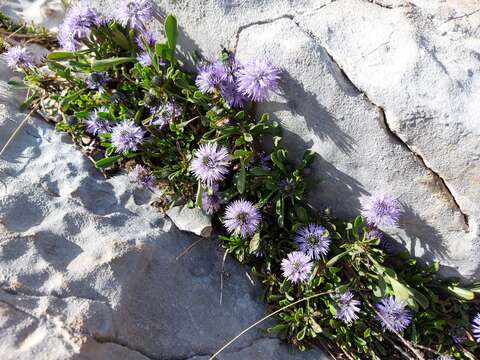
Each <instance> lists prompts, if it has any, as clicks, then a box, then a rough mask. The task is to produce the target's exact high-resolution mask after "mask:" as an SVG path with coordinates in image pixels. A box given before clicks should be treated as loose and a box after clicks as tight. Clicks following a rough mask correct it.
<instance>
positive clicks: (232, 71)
mask: <svg viewBox="0 0 480 360" xmlns="http://www.w3.org/2000/svg"><path fill="white" fill-rule="evenodd" d="M222 66H223V70H222V71H221V80H222V81H225V82H227V83H233V84H235V83H236V81H237V74H238V72H239V71H240V70H241V69H242V68H243V66H242V65H241V64H240V63H239V62H238V61H237V59H235V56H233V55H230V56H229V57H228V59H227V60H226V61H225V62H224V63H223V64H222Z"/></svg>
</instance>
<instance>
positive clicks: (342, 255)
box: [325, 251, 348, 267]
mask: <svg viewBox="0 0 480 360" xmlns="http://www.w3.org/2000/svg"><path fill="white" fill-rule="evenodd" d="M347 254H348V251H344V252H342V253H340V254H338V255H335V256H334V257H333V258H331V259H330V260H328V262H327V263H326V264H325V266H326V267H330V266H333V265H334V264H335V263H336V262H337V261H338V260H340V259H341V258H342V257H344V256H345V255H347Z"/></svg>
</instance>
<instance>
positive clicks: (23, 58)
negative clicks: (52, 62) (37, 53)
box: [3, 46, 36, 69]
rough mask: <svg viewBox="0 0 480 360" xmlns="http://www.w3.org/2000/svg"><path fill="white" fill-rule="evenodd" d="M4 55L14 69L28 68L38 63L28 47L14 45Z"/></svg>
mask: <svg viewBox="0 0 480 360" xmlns="http://www.w3.org/2000/svg"><path fill="white" fill-rule="evenodd" d="M3 56H4V58H5V61H6V62H7V65H8V66H9V67H10V68H12V69H19V68H20V69H22V68H27V67H29V66H33V65H35V64H36V61H35V57H34V55H33V54H32V53H31V52H30V50H29V49H28V48H27V47H22V46H12V47H10V48H9V49H8V50H7V52H6V53H5V54H4V55H3Z"/></svg>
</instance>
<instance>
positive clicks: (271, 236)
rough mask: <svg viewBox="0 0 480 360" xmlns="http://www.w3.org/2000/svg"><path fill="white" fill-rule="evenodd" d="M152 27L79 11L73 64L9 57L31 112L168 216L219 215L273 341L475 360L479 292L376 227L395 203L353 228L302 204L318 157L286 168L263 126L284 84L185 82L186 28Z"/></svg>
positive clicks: (234, 77) (133, 10)
mask: <svg viewBox="0 0 480 360" xmlns="http://www.w3.org/2000/svg"><path fill="white" fill-rule="evenodd" d="M155 15H159V13H158V12H157V11H156V9H155V8H154V7H153V5H152V3H150V2H149V1H147V0H143V1H138V2H135V3H133V2H132V3H123V4H122V5H121V7H120V9H119V11H118V14H116V16H115V17H113V18H109V19H106V18H103V17H101V16H99V15H98V14H97V12H96V11H95V10H94V9H91V8H88V7H86V6H85V5H82V4H77V5H74V6H73V7H72V8H71V9H70V10H69V11H68V12H67V14H66V18H65V21H64V23H63V24H62V25H61V26H60V29H59V36H58V38H59V42H60V44H61V46H62V47H63V49H64V50H61V51H54V52H51V53H50V54H49V55H48V56H47V57H46V58H45V59H44V60H43V61H42V62H36V61H35V60H34V58H33V56H32V55H31V53H30V52H29V49H28V48H27V47H24V46H21V45H19V44H18V43H15V44H14V43H12V42H11V41H12V40H14V39H13V38H11V39H9V40H10V41H7V44H6V48H7V49H6V53H5V55H4V57H5V58H6V60H7V62H8V64H9V65H10V66H11V67H13V68H16V69H17V70H19V71H21V72H23V74H24V82H25V84H26V85H27V87H28V89H29V93H28V96H27V101H26V103H25V106H26V107H28V106H29V107H32V108H34V109H38V110H39V111H40V113H41V114H42V115H43V116H44V117H45V118H47V119H49V120H50V121H53V122H55V123H56V129H57V130H58V131H62V132H68V133H69V134H70V135H71V136H72V138H73V139H74V141H75V142H76V143H77V144H78V145H79V146H80V147H81V148H82V149H83V151H84V152H85V153H86V154H87V155H88V156H89V157H90V158H91V159H93V160H94V161H95V165H96V166H97V167H98V168H99V169H102V170H103V171H104V172H105V173H107V174H112V173H114V172H116V171H118V170H120V169H127V170H128V171H129V177H130V180H131V181H132V182H136V183H138V184H141V185H143V186H146V187H148V188H150V189H151V190H154V191H155V192H156V193H157V194H159V196H161V201H160V203H161V204H162V207H163V208H168V207H171V206H175V205H178V204H183V205H185V206H189V207H195V206H196V207H200V208H203V209H204V211H205V212H207V213H209V214H211V215H212V218H213V223H214V224H215V225H216V228H217V230H218V233H219V235H218V239H219V241H220V242H221V244H222V246H223V247H224V248H225V251H226V252H227V253H229V254H231V255H232V256H234V257H235V258H236V259H238V261H240V262H242V263H245V264H250V265H251V268H252V272H253V273H254V274H255V275H256V276H258V278H259V279H260V281H261V282H262V284H263V286H264V289H265V300H266V301H267V303H268V304H269V306H270V310H271V311H272V312H273V313H274V314H275V317H276V320H277V321H276V324H275V325H273V326H272V327H270V328H269V329H268V332H270V333H276V334H279V335H280V336H281V337H282V338H283V339H285V340H286V341H288V342H289V343H291V344H294V345H296V346H297V347H298V348H300V349H301V350H304V349H306V348H308V347H310V346H320V347H321V348H322V349H323V350H324V351H326V352H328V353H329V354H331V355H332V356H338V357H340V358H348V359H385V358H387V357H393V358H411V359H427V358H429V359H430V358H438V359H452V358H455V359H475V358H476V355H475V354H477V355H478V353H479V348H478V346H477V344H476V343H477V342H478V341H480V315H478V314H477V311H478V310H477V309H478V300H477V299H476V296H475V294H476V293H478V292H479V291H480V287H479V286H478V285H477V284H473V285H471V286H468V287H462V286H461V285H460V284H459V283H458V282H457V281H453V280H445V279H442V278H441V277H439V276H438V274H437V273H438V270H439V264H438V263H434V264H432V265H431V266H425V265H422V264H419V263H417V261H416V260H415V259H412V258H411V257H409V256H408V254H407V253H402V252H399V251H396V250H394V249H393V248H392V246H390V245H391V244H390V243H389V241H388V240H387V239H386V238H385V236H384V234H383V233H382V232H381V231H380V230H379V227H381V226H392V225H396V223H397V221H398V218H399V216H400V213H401V207H400V204H399V202H398V201H397V200H396V199H395V198H392V197H388V196H373V197H371V198H369V199H368V200H365V201H364V203H363V210H362V215H361V216H357V217H356V218H354V219H352V220H349V221H344V220H342V219H337V218H334V217H333V216H332V215H331V214H330V212H329V211H319V210H317V209H315V208H314V207H313V206H312V205H311V204H310V203H309V202H308V201H307V200H306V199H307V198H308V196H307V194H308V192H309V191H310V189H312V184H313V183H317V182H318V179H312V178H311V176H310V173H311V170H310V166H311V165H312V163H313V162H314V160H315V154H314V153H313V152H312V151H310V150H306V151H305V153H304V155H303V157H302V159H301V161H299V162H298V163H293V162H292V161H290V160H289V154H288V150H287V149H286V148H285V147H284V146H283V145H282V134H281V129H280V127H279V125H278V124H277V123H276V122H275V121H272V120H270V118H269V116H268V114H261V115H258V116H257V113H256V111H255V104H256V103H257V102H259V101H264V100H266V99H267V98H268V96H269V93H270V92H271V91H274V90H275V89H276V88H277V86H278V85H279V83H280V82H281V70H280V69H278V68H277V67H276V66H275V65H273V64H272V63H270V62H268V61H266V60H262V59H254V60H252V61H251V62H249V63H246V64H241V63H240V62H238V61H237V60H236V58H235V54H232V53H230V52H229V51H228V50H223V51H222V53H221V54H220V57H219V59H218V60H215V61H213V62H207V61H199V62H198V63H197V64H196V65H197V69H198V71H197V73H191V72H188V71H186V70H185V66H184V65H185V64H183V63H181V62H180V60H179V57H178V56H177V47H176V42H177V33H178V27H177V21H176V18H175V17H174V16H172V15H169V16H166V17H165V20H164V36H165V38H164V40H163V41H156V40H155V39H154V36H153V34H152V33H150V32H149V31H148V30H147V29H146V26H145V23H146V22H147V21H149V20H150V19H151V18H152V17H153V16H155ZM0 19H2V21H3V23H4V24H5V23H6V22H5V20H3V19H4V18H3V17H0ZM6 24H9V23H6ZM8 26H11V25H8ZM8 29H9V28H6V30H8ZM11 30H13V29H11ZM16 40H17V42H18V39H16ZM267 149H268V150H267ZM476 314H477V315H476ZM475 315H476V316H475ZM472 319H473V320H472Z"/></svg>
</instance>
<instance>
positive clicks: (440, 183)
mask: <svg viewBox="0 0 480 360" xmlns="http://www.w3.org/2000/svg"><path fill="white" fill-rule="evenodd" d="M367 2H371V3H372V4H375V5H378V6H381V7H386V8H391V7H388V6H387V5H381V4H379V3H377V2H375V1H368V0H367ZM329 4H331V3H329ZM408 4H409V3H407V2H406V3H405V5H400V6H398V7H404V6H408ZM326 5H328V4H326ZM285 18H286V19H290V20H291V21H292V22H293V23H294V24H295V25H296V26H297V27H298V28H299V29H300V31H302V32H303V33H305V34H306V35H307V36H308V37H310V39H312V40H313V41H314V42H315V43H317V44H318V45H319V46H320V47H321V48H322V49H323V50H324V51H325V53H326V55H327V56H328V57H329V59H330V61H331V63H332V64H334V65H335V68H336V70H338V72H339V73H340V74H341V75H342V76H343V78H344V79H345V80H346V82H347V83H348V84H349V85H350V86H351V87H352V88H353V89H354V90H355V91H357V92H358V93H359V94H361V95H362V96H363V97H364V99H365V100H367V101H368V102H369V103H370V104H371V106H373V107H374V108H376V109H377V110H378V112H379V115H380V121H381V122H382V125H383V127H384V129H385V130H386V132H387V134H388V135H389V136H390V137H391V138H393V139H395V140H396V141H397V142H398V143H399V144H400V145H401V146H402V147H404V149H405V150H407V151H408V153H410V154H413V155H414V156H415V158H416V159H418V161H419V162H420V164H421V165H422V167H423V168H424V169H425V170H426V171H427V172H428V174H430V175H431V176H432V177H433V178H434V182H435V183H436V185H437V188H438V189H439V190H440V192H441V193H442V194H443V195H445V200H446V201H447V202H448V203H449V204H450V205H451V207H452V208H453V209H455V210H456V211H458V212H459V213H460V214H461V218H462V223H463V224H462V227H463V230H464V231H465V232H469V231H470V229H469V219H468V215H467V214H466V213H465V212H464V211H463V210H462V209H461V207H460V204H459V203H458V201H457V199H456V198H455V196H454V195H453V193H452V191H451V189H450V187H449V185H448V184H447V182H446V181H445V179H444V178H443V177H441V176H440V174H439V173H437V172H436V171H434V170H433V169H431V168H430V167H429V166H428V165H427V163H426V161H425V159H424V158H423V156H422V155H420V154H419V153H418V152H416V151H415V150H414V149H413V148H412V147H411V146H410V145H408V144H407V142H406V141H404V140H403V139H402V138H401V137H400V135H398V134H397V133H396V132H395V131H394V130H393V129H392V128H391V127H390V125H389V123H388V121H387V117H386V116H385V111H384V109H383V108H382V107H381V106H379V105H377V104H376V103H374V102H373V101H372V100H371V99H370V98H369V97H368V95H367V93H366V92H365V91H363V90H362V89H360V88H359V87H358V86H357V85H355V83H354V82H353V81H352V80H351V79H350V77H349V76H348V75H347V74H346V73H345V71H344V70H343V67H342V66H340V64H339V63H338V61H337V60H335V58H334V57H333V56H332V54H331V52H330V51H329V50H328V49H327V47H326V46H325V45H324V44H323V43H322V41H321V40H320V39H319V38H318V37H317V36H316V35H315V34H314V33H313V32H312V31H311V30H310V29H308V28H307V27H305V26H303V25H302V24H301V23H300V22H299V21H298V20H297V19H296V17H295V16H292V15H283V16H280V17H278V18H275V19H271V20H268V21H259V22H255V23H252V24H248V25H245V26H243V27H240V28H239V30H238V31H237V34H236V44H235V51H236V49H237V45H238V41H239V39H240V33H241V32H242V31H243V30H245V29H247V28H249V27H251V26H255V25H264V24H269V23H272V22H275V21H277V20H280V19H285Z"/></svg>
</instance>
